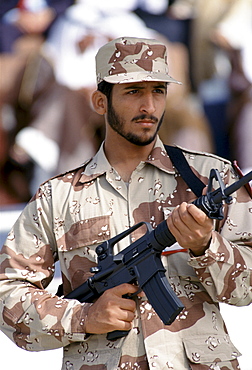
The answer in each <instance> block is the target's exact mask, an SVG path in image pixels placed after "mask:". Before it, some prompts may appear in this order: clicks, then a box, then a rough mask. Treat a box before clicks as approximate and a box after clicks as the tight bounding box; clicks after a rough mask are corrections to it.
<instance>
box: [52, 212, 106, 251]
mask: <svg viewBox="0 0 252 370" xmlns="http://www.w3.org/2000/svg"><path fill="white" fill-rule="evenodd" d="M109 220H110V216H99V217H93V218H89V219H86V220H80V221H78V222H76V223H75V224H73V225H72V226H71V228H70V229H69V230H68V231H66V232H65V234H64V235H63V236H62V237H61V238H60V239H58V240H57V245H58V248H59V250H60V251H71V250H73V249H76V248H81V247H86V246H90V245H95V244H97V243H102V242H103V241H104V240H108V239H109V238H110V227H109Z"/></svg>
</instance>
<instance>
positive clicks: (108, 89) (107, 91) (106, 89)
mask: <svg viewBox="0 0 252 370" xmlns="http://www.w3.org/2000/svg"><path fill="white" fill-rule="evenodd" d="M113 86H114V84H111V83H109V82H107V81H104V80H103V81H101V82H100V83H99V84H98V86H97V90H99V91H101V92H102V93H103V94H104V95H106V97H107V99H108V101H110V98H111V94H112V89H113Z"/></svg>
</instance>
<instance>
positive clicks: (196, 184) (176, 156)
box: [165, 145, 206, 197]
mask: <svg viewBox="0 0 252 370" xmlns="http://www.w3.org/2000/svg"><path fill="white" fill-rule="evenodd" d="M165 149H166V152H167V154H168V155H169V157H170V159H171V161H172V163H173V165H174V166H175V167H176V169H177V170H178V172H179V173H180V175H181V177H182V178H183V180H184V181H185V183H186V184H187V185H188V186H189V188H190V189H191V190H192V191H193V192H194V194H195V195H197V197H200V196H201V195H202V190H203V189H204V187H205V186H206V185H205V184H204V183H203V182H202V181H201V180H200V179H199V178H198V177H197V176H196V175H195V173H194V172H193V171H192V169H191V167H190V166H189V164H188V162H187V160H186V158H185V156H184V154H183V152H182V150H181V149H180V148H178V147H175V146H170V145H165Z"/></svg>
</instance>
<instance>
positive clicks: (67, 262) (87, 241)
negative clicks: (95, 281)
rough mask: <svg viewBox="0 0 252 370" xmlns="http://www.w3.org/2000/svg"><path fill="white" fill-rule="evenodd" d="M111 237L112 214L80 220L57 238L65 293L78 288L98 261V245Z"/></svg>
mask: <svg viewBox="0 0 252 370" xmlns="http://www.w3.org/2000/svg"><path fill="white" fill-rule="evenodd" d="M109 238H110V216H108V215H106V216H97V217H93V218H89V219H85V220H80V221H78V222H76V223H75V224H73V225H72V226H71V227H70V229H69V230H68V231H65V233H64V234H63V235H62V236H61V238H59V239H58V240H57V245H58V255H59V260H60V265H61V271H62V277H63V282H64V290H65V293H68V292H69V291H71V290H72V289H75V288H77V286H79V285H80V284H81V283H83V282H84V281H85V280H87V278H88V277H89V276H91V273H90V268H91V267H93V266H95V265H96V263H97V255H96V252H95V249H96V247H97V245H99V244H101V243H102V242H104V241H105V240H108V239H109Z"/></svg>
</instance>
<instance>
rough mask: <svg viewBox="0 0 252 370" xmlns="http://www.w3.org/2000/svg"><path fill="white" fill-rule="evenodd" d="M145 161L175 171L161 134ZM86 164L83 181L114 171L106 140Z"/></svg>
mask: <svg viewBox="0 0 252 370" xmlns="http://www.w3.org/2000/svg"><path fill="white" fill-rule="evenodd" d="M145 163H148V164H151V165H153V166H155V167H157V168H159V169H160V170H162V171H164V172H167V173H170V174H174V173H175V170H174V167H173V165H172V162H171V160H170V158H169V156H168V154H167V152H166V150H165V147H164V144H163V143H162V141H161V140H160V138H159V136H157V140H156V142H155V145H154V147H153V149H152V151H151V153H150V155H149V157H148V159H147V160H146V161H145ZM84 165H85V168H84V171H83V172H82V173H81V178H80V182H81V183H85V182H90V181H92V180H94V179H96V178H97V177H99V176H102V175H103V174H105V173H109V172H113V168H112V166H111V165H110V163H109V161H108V160H107V158H106V155H105V153H104V142H103V143H102V145H101V147H100V149H99V151H98V152H97V153H96V154H95V156H94V157H93V158H92V159H91V160H89V161H88V162H86V163H85V164H84Z"/></svg>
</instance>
